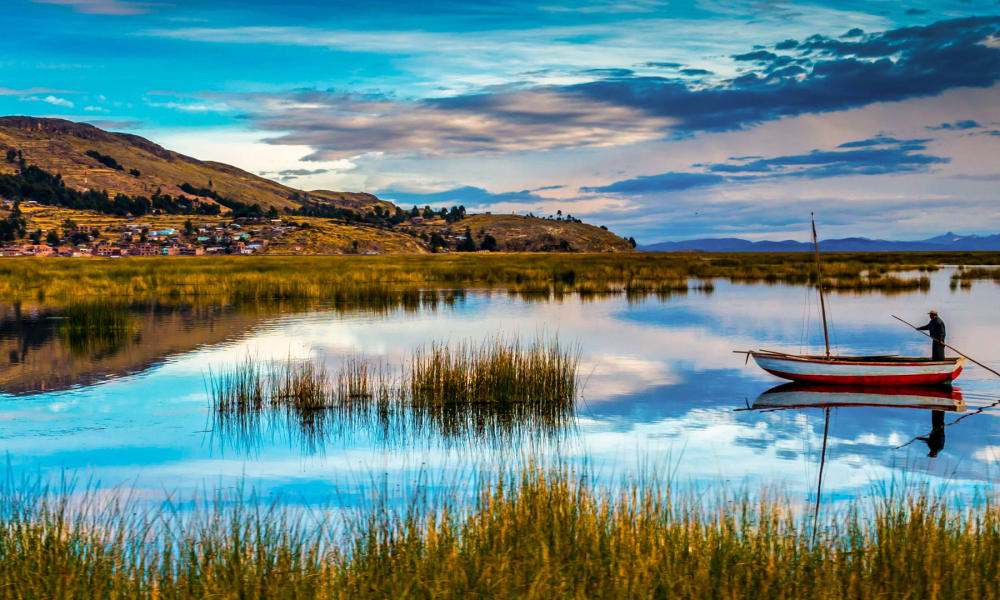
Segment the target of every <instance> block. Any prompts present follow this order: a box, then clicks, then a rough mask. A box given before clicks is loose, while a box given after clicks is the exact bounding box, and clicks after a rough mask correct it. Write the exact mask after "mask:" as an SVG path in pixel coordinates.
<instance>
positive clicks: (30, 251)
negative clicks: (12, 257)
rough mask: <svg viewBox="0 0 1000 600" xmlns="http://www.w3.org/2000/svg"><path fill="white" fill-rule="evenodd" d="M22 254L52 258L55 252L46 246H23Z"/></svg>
mask: <svg viewBox="0 0 1000 600" xmlns="http://www.w3.org/2000/svg"><path fill="white" fill-rule="evenodd" d="M21 254H24V255H26V256H52V255H53V254H55V250H54V249H53V248H52V246H46V245H45V244H25V245H23V246H21Z"/></svg>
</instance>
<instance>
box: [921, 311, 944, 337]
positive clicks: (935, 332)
mask: <svg viewBox="0 0 1000 600" xmlns="http://www.w3.org/2000/svg"><path fill="white" fill-rule="evenodd" d="M917 329H924V330H926V331H927V333H929V334H931V337H932V338H934V339H935V340H939V341H942V342H943V341H944V335H945V331H944V321H942V320H941V317H938V316H935V317H934V318H933V319H931V321H930V323H928V324H926V325H924V326H923V327H917Z"/></svg>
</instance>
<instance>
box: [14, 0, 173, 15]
mask: <svg viewBox="0 0 1000 600" xmlns="http://www.w3.org/2000/svg"><path fill="white" fill-rule="evenodd" d="M31 1H32V2H35V3H36V4H57V5H59V6H69V7H72V9H73V10H74V11H76V12H78V13H84V14H88V15H140V14H144V13H147V12H149V11H150V10H152V9H153V8H155V7H156V6H158V5H159V3H157V2H131V1H128V0H31Z"/></svg>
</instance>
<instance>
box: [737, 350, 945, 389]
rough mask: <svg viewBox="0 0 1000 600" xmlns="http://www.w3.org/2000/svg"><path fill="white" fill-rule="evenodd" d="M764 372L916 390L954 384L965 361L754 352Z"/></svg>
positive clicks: (810, 380) (833, 382)
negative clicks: (907, 387)
mask: <svg viewBox="0 0 1000 600" xmlns="http://www.w3.org/2000/svg"><path fill="white" fill-rule="evenodd" d="M748 354H749V355H750V356H752V357H753V360H754V362H756V363H757V364H758V365H759V366H760V368H762V369H764V370H765V371H767V372H768V373H770V374H772V375H777V376H778V377H781V378H782V379H789V380H791V381H801V382H808V383H818V384H829V385H865V386H877V387H887V386H914V385H942V384H948V383H951V382H952V380H954V379H955V378H956V377H958V376H959V374H960V373H961V372H962V368H963V367H964V366H965V358H962V357H959V358H946V359H945V360H933V359H930V358H924V357H917V356H830V355H826V356H806V355H790V354H782V353H777V352H768V351H767V350H751V351H748Z"/></svg>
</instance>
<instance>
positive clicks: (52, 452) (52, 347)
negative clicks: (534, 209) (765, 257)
mask: <svg viewBox="0 0 1000 600" xmlns="http://www.w3.org/2000/svg"><path fill="white" fill-rule="evenodd" d="M949 274H950V270H949V269H944V270H942V271H940V272H938V273H936V274H934V276H933V284H932V288H931V290H930V291H929V292H927V293H922V292H916V293H907V294H898V295H889V296H887V295H882V294H866V295H852V294H832V295H831V296H830V298H829V302H828V306H829V310H830V321H831V331H832V341H833V343H834V346H835V349H836V351H837V352H840V353H845V354H854V353H858V354H885V353H901V354H917V355H921V354H926V353H929V351H930V349H929V344H928V343H927V342H925V341H924V340H922V339H921V338H920V337H919V336H918V335H917V334H916V333H915V332H912V331H910V330H907V329H906V328H905V327H903V326H901V325H900V324H899V323H897V322H896V321H894V320H892V319H891V318H890V314H898V315H900V316H903V317H904V318H908V319H909V320H913V321H917V320H920V319H922V318H923V317H922V315H923V314H924V313H926V311H927V309H928V308H936V309H937V310H938V311H940V313H941V315H942V317H943V318H944V319H945V320H946V322H947V325H948V332H949V338H948V339H949V341H950V342H952V343H953V344H955V345H957V346H958V347H960V348H962V349H963V350H964V351H965V352H967V353H968V354H970V355H972V356H974V357H976V358H977V359H979V360H981V361H983V362H986V363H987V364H993V365H998V364H1000V347H998V346H997V344H996V343H995V340H997V339H998V334H1000V324H998V323H997V322H996V307H997V306H1000V287H998V286H996V285H994V284H992V283H980V284H976V285H975V286H974V287H973V289H972V290H971V291H970V290H951V289H949V286H948V276H949ZM814 296H815V293H814V292H813V291H811V290H809V289H807V288H804V287H796V286H787V285H743V284H729V283H726V282H721V281H717V282H715V289H714V292H712V293H710V294H705V293H694V292H692V293H689V294H682V295H676V296H671V297H666V298H657V297H655V296H654V297H647V298H644V299H636V298H626V297H624V296H620V295H612V296H596V297H584V298H581V297H579V296H575V295H573V296H564V297H562V298H549V299H540V298H535V297H533V298H530V299H526V298H520V297H517V296H514V295H508V294H506V293H504V292H501V291H496V290H466V291H464V292H463V293H458V294H450V295H449V296H448V301H446V302H432V301H429V300H428V301H425V302H423V303H417V304H412V303H411V304H410V305H408V306H406V307H405V308H398V309H389V310H385V308H384V307H379V309H378V310H365V309H364V308H351V309H338V308H337V307H331V306H321V305H316V306H310V307H302V306H297V307H288V306H255V307H247V306H243V307H191V306H187V307H185V306H166V305H145V306H132V307H128V308H127V310H128V313H129V314H128V320H127V321H128V326H127V328H125V329H124V330H125V334H124V335H119V336H106V339H105V338H102V340H101V341H100V343H96V344H81V343H80V342H79V341H75V342H74V338H72V336H71V335H69V333H67V332H68V330H67V329H66V326H65V324H64V323H63V321H64V320H65V318H66V317H65V314H66V310H65V307H47V306H39V305H27V304H24V305H19V306H6V307H3V308H2V310H0V316H2V321H0V346H2V348H0V351H2V352H0V359H2V363H0V365H2V366H0V386H2V387H0V392H2V393H0V450H2V451H3V452H4V453H5V455H6V457H7V460H8V462H9V468H10V469H11V470H12V471H14V472H15V473H35V474H41V475H42V476H43V477H52V478H58V477H59V476H61V475H62V474H64V473H67V472H69V473H72V474H75V475H76V476H77V477H78V478H80V479H83V480H85V481H90V482H92V483H91V485H100V486H102V487H126V488H131V489H133V490H134V491H135V493H137V494H140V495H148V496H150V497H161V496H163V495H164V494H166V493H168V492H173V491H179V492H181V493H184V492H190V491H195V490H212V489H216V488H226V487H229V486H236V485H239V484H240V482H245V483H248V484H250V485H252V486H254V487H255V488H256V489H257V490H259V491H260V492H263V493H267V494H271V493H280V494H282V496H283V497H284V498H285V499H287V500H290V501H295V502H306V503H318V502H328V501H329V500H330V499H331V497H332V496H336V497H337V499H338V501H340V502H351V501H352V500H353V499H355V498H357V497H359V496H360V497H364V496H366V494H367V493H368V492H369V491H370V490H371V489H372V488H374V487H381V486H385V487H386V488H387V489H390V490H398V491H399V493H401V494H405V492H406V490H408V489H411V488H412V486H413V485H414V484H415V482H425V483H430V484H431V485H432V486H438V487H445V488H446V487H448V486H451V485H462V484H463V482H465V481H467V480H468V478H470V477H474V476H475V475H476V473H478V472H480V471H481V470H483V469H496V468H497V467H498V466H500V465H504V466H510V465H512V464H516V462H517V461H522V460H528V459H530V458H531V457H536V459H537V457H542V458H553V459H557V460H561V461H566V462H570V463H581V464H586V465H587V468H590V469H592V470H594V471H595V472H596V473H597V474H598V476H599V477H600V478H601V479H602V481H606V482H609V483H610V482H613V481H616V480H617V478H618V477H620V476H622V475H624V474H628V473H635V472H638V471H646V472H648V471H649V470H651V469H652V470H656V471H657V472H658V474H659V476H661V477H671V478H672V480H673V481H674V482H675V484H676V485H682V486H712V485H717V484H719V483H720V482H729V483H731V484H734V485H744V484H746V485H750V486H756V485H780V486H782V487H783V488H784V489H786V490H787V491H788V492H789V493H790V494H791V495H792V496H793V497H795V498H800V499H802V500H804V501H805V500H810V499H812V498H813V494H814V493H815V487H816V478H817V475H818V465H819V460H820V450H821V446H822V441H823V432H824V427H825V426H827V421H826V418H827V412H826V411H825V410H824V409H822V408H802V409H788V410H780V409H779V410H776V409H766V410H747V409H753V408H754V405H755V403H757V405H758V407H759V406H760V404H761V401H759V400H758V398H759V397H760V396H761V394H763V393H764V392H766V391H768V390H769V389H771V388H773V387H775V386H777V385H779V384H781V383H783V382H782V381H781V380H778V379H776V378H774V377H772V376H770V375H768V374H766V373H764V372H763V371H761V370H759V369H758V368H757V367H755V366H754V364H753V363H752V362H751V363H750V364H748V365H747V364H744V356H743V355H739V354H734V353H733V352H732V351H733V350H734V349H747V348H769V349H774V350H779V351H787V352H796V353H797V352H822V348H823V346H822V343H823V342H822V330H821V327H820V326H819V323H818V304H817V302H816V299H815V297H814ZM496 334H503V335H508V336H511V335H518V336H520V337H522V338H524V339H526V340H531V339H534V338H536V337H537V336H539V335H542V336H552V335H558V337H559V339H560V341H561V342H563V343H569V344H577V345H578V347H579V349H580V353H581V381H582V383H583V392H582V397H581V398H580V399H579V401H578V402H577V405H576V407H575V409H574V411H573V412H572V414H571V415H568V418H567V420H566V423H565V424H564V425H560V426H558V427H555V428H553V427H548V428H547V427H544V426H538V424H537V423H535V424H533V425H531V426H527V427H517V426H516V425H517V424H516V423H514V424H512V423H509V422H508V423H506V426H504V427H496V426H494V425H491V423H493V424H495V422H496V419H492V420H491V418H490V417H491V416H490V415H485V416H484V415H482V414H469V415H463V418H465V419H467V421H466V422H468V423H471V424H473V425H475V426H474V427H466V428H463V427H451V428H443V427H441V426H440V424H435V423H433V422H431V423H424V424H423V425H422V426H414V425H413V423H412V421H406V420H405V419H397V420H396V421H391V420H390V422H382V423H375V422H373V421H372V420H371V419H355V420H343V421H340V422H337V423H334V424H333V425H331V426H328V427H325V428H323V429H321V430H312V431H309V430H301V428H297V427H296V425H295V424H294V423H290V422H289V421H288V420H280V419H276V420H274V422H272V423H270V424H269V426H267V427H264V428H257V429H256V430H253V431H249V432H248V431H240V430H239V428H227V427H225V426H224V424H220V423H219V422H218V421H217V420H216V419H215V417H214V416H213V414H212V412H211V411H210V410H209V407H208V404H209V402H208V396H207V392H206V378H207V377H209V376H210V373H211V372H218V370H219V369H222V368H225V367H226V366H228V365H231V364H233V363H235V362H237V361H239V360H241V359H243V358H244V357H245V356H247V355H248V354H250V355H253V356H256V357H258V358H263V359H273V360H287V359H292V360H299V359H309V360H316V361H322V362H324V363H326V364H328V365H329V366H330V367H331V368H333V369H335V368H336V367H337V365H338V364H339V363H340V362H341V361H343V360H344V359H345V358H348V357H352V356H358V355H363V356H366V357H372V358H374V359H378V360H381V361H384V362H386V363H387V364H389V365H400V364H402V362H403V361H405V360H406V359H407V357H408V356H409V355H410V353H411V351H412V350H413V349H414V348H416V347H418V346H421V345H424V344H427V343H429V342H431V341H447V340H452V341H458V340H462V339H468V338H474V339H483V338H486V337H489V336H491V335H496ZM957 387H958V388H960V390H961V392H960V393H961V397H962V402H960V403H958V404H957V405H956V407H955V408H956V409H957V410H952V411H949V412H944V413H943V420H941V421H938V423H942V422H943V424H944V428H943V429H941V430H939V432H938V434H937V435H936V436H935V437H933V438H932V437H930V436H929V435H928V434H929V433H930V432H931V431H932V429H933V427H932V423H934V422H935V421H934V419H935V418H937V419H942V414H941V413H938V414H937V416H936V417H935V411H933V410H929V409H925V410H921V409H913V408H898V407H896V408H893V407H870V406H869V407H841V408H833V409H831V410H830V411H829V422H828V438H827V456H826V462H825V474H824V484H823V494H824V496H823V497H824V501H835V500H838V499H845V498H852V497H856V496H859V495H863V494H865V493H867V492H868V491H870V489H871V485H872V484H873V483H878V482H886V481H890V480H900V479H904V478H905V479H911V480H929V481H931V482H932V483H934V484H935V485H937V484H941V485H946V486H948V487H950V488H952V489H963V488H970V489H971V488H976V487H979V486H983V485H986V484H988V483H990V482H991V481H992V480H994V479H995V477H996V466H997V461H1000V420H998V419H997V417H998V416H1000V409H997V408H996V405H995V403H996V402H998V401H1000V378H997V377H996V376H994V375H992V374H990V373H988V372H986V371H984V370H982V369H979V368H976V367H972V366H970V367H969V368H968V369H967V370H966V372H965V373H963V375H962V377H961V378H960V379H959V380H958V382H957ZM407 423H409V424H407ZM553 429H554V430H553ZM941 432H943V435H942V433H941ZM921 437H925V438H928V440H926V441H925V440H921V439H918V438H921ZM928 454H934V455H935V456H928Z"/></svg>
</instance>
